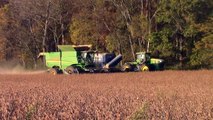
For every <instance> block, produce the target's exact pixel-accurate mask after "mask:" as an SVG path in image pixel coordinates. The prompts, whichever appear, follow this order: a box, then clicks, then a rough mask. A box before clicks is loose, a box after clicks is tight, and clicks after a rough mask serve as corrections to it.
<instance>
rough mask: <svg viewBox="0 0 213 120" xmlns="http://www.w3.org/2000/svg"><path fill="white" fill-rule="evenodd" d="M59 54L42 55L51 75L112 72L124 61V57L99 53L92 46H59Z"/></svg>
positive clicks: (46, 53)
mask: <svg viewBox="0 0 213 120" xmlns="http://www.w3.org/2000/svg"><path fill="white" fill-rule="evenodd" d="M58 49H59V52H45V53H40V54H39V57H41V56H43V57H45V63H46V66H47V67H48V68H50V70H49V71H50V73H52V74H59V73H66V74H73V73H86V72H91V73H93V72H109V71H112V70H113V69H114V68H115V67H116V66H117V65H118V64H119V62H120V61H121V60H122V55H118V56H115V54H114V53H99V52H96V51H92V50H91V45H78V46H75V45H59V46H58Z"/></svg>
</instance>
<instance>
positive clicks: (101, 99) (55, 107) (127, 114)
mask: <svg viewBox="0 0 213 120" xmlns="http://www.w3.org/2000/svg"><path fill="white" fill-rule="evenodd" d="M212 115H213V71H207V70H203V71H164V72H147V73H110V74H83V75H70V76H68V75H57V76H52V75H49V74H44V73H43V74H20V75H19V74H15V75H10V74H7V75H0V119H3V120H4V119H5V120H7V119H99V120H103V119H107V120H109V119H155V120H156V119H213V116H212Z"/></svg>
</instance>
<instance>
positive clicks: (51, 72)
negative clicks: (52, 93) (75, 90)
mask: <svg viewBox="0 0 213 120" xmlns="http://www.w3.org/2000/svg"><path fill="white" fill-rule="evenodd" d="M49 72H50V74H52V75H57V74H58V73H59V70H58V69H57V68H51V69H50V71H49Z"/></svg>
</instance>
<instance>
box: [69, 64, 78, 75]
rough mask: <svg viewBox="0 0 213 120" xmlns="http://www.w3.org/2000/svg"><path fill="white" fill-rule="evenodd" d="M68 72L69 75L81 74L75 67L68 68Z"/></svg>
mask: <svg viewBox="0 0 213 120" xmlns="http://www.w3.org/2000/svg"><path fill="white" fill-rule="evenodd" d="M66 72H67V73H68V74H70V75H71V74H79V71H78V69H77V68H75V67H73V66H69V67H67V68H66Z"/></svg>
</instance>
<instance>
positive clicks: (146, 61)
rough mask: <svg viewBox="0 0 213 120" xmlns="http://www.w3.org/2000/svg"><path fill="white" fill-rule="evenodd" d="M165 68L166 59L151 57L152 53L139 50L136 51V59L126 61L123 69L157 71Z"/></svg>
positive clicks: (127, 70)
mask: <svg viewBox="0 0 213 120" xmlns="http://www.w3.org/2000/svg"><path fill="white" fill-rule="evenodd" d="M163 69H164V60H163V59H157V58H151V53H148V52H138V53H136V61H134V62H126V63H125V64H124V65H123V66H122V68H121V70H122V71H125V72H130V71H135V72H138V71H157V70H163Z"/></svg>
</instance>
